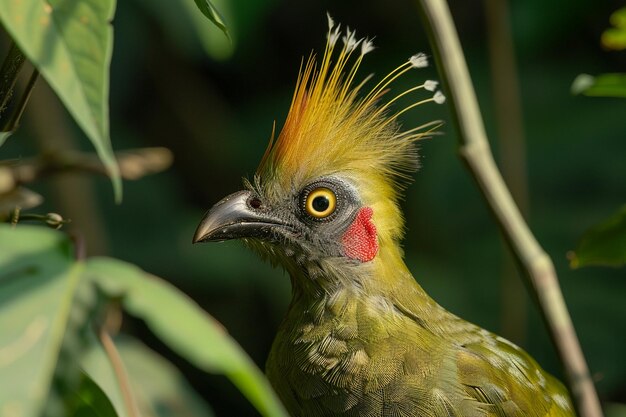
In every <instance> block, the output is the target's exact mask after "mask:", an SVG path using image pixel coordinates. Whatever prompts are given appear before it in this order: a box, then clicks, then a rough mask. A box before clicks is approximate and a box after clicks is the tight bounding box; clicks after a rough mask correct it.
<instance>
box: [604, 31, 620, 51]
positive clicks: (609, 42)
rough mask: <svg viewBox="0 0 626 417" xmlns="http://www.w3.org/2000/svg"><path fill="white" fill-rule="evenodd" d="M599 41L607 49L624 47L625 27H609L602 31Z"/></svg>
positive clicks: (617, 49)
mask: <svg viewBox="0 0 626 417" xmlns="http://www.w3.org/2000/svg"><path fill="white" fill-rule="evenodd" d="M600 42H601V43H602V46H604V47H605V48H607V49H613V50H616V51H621V50H622V49H626V29H618V28H609V29H607V30H605V31H604V32H602V36H601V38H600Z"/></svg>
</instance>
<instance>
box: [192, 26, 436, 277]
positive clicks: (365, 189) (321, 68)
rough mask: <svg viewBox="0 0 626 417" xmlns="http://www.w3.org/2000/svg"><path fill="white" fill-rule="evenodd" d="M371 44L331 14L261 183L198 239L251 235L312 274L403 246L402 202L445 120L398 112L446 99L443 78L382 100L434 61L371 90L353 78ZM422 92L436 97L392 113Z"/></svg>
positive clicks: (420, 62)
mask: <svg viewBox="0 0 626 417" xmlns="http://www.w3.org/2000/svg"><path fill="white" fill-rule="evenodd" d="M339 38H341V41H342V43H343V46H342V47H337V43H338V42H339ZM372 49H373V46H372V42H371V41H370V40H368V39H361V40H357V38H356V37H355V34H354V32H353V31H350V29H347V31H346V32H345V33H342V32H341V30H340V27H339V26H338V25H335V24H334V22H333V21H332V19H331V18H330V17H329V32H328V41H327V44H326V49H325V52H324V55H323V57H322V60H321V62H320V63H318V62H316V59H315V57H314V56H312V57H311V58H310V59H309V60H308V62H307V63H306V65H304V66H303V68H301V71H300V75H299V78H298V82H297V85H296V89H295V93H294V95H293V99H292V102H291V107H290V110H289V114H288V116H287V119H286V121H285V125H284V127H283V129H282V131H281V132H280V134H279V136H278V138H277V139H276V140H273V136H274V135H272V140H270V143H269V145H268V147H267V150H266V152H265V155H264V156H263V159H262V160H261V163H260V165H259V168H258V170H257V172H256V174H255V176H254V179H253V181H245V185H246V187H245V188H246V189H245V190H244V191H239V192H237V193H234V194H232V195H229V196H227V197H226V198H224V199H223V200H221V201H220V202H218V203H217V204H215V206H214V207H213V208H212V209H211V210H209V211H208V212H207V214H206V215H205V217H204V219H203V220H202V222H201V223H200V225H199V226H198V229H197V230H196V234H195V236H194V239H193V241H194V242H205V241H222V240H228V239H243V240H244V241H245V242H246V243H248V244H250V245H251V246H253V247H254V248H255V249H257V250H258V251H259V252H260V253H261V254H263V255H266V256H268V257H269V258H270V259H272V260H273V261H275V262H278V263H281V264H282V265H283V266H285V267H286V268H287V269H288V270H289V272H290V273H291V274H292V275H294V274H302V273H303V272H304V274H303V275H306V276H309V277H310V278H315V276H313V275H316V274H324V271H325V270H328V269H332V268H335V269H337V268H339V269H341V266H346V267H348V268H355V267H356V268H358V267H359V266H362V265H367V264H370V263H373V262H375V260H376V259H377V257H379V256H380V254H381V253H382V252H383V251H384V250H385V249H389V250H395V251H397V252H399V241H400V239H401V237H402V234H403V227H404V226H403V224H404V222H403V218H402V214H401V212H400V209H399V207H398V200H399V198H400V196H401V191H402V189H403V184H404V183H405V180H406V179H407V178H408V175H409V173H410V172H411V171H413V170H415V169H416V168H417V165H418V164H417V152H416V148H415V142H416V141H417V140H419V139H421V138H423V137H425V136H426V135H428V134H429V133H430V132H431V131H432V129H433V128H434V127H435V126H436V125H437V124H438V122H431V123H427V124H425V125H422V126H419V127H416V128H414V129H410V130H406V131H403V130H402V129H400V127H399V124H398V121H397V119H398V116H399V115H400V114H402V113H404V112H405V111H407V110H409V109H411V108H413V107H415V106H417V105H419V104H423V103H427V102H442V101H443V99H444V97H443V95H442V94H441V93H440V92H435V89H436V86H437V83H436V82H434V81H426V82H425V83H423V84H421V85H418V86H415V87H413V88H411V89H409V90H407V91H403V92H401V93H400V94H398V95H396V96H395V97H394V98H392V99H390V100H387V101H384V102H383V101H382V99H383V95H384V94H385V92H387V90H389V89H390V87H391V85H392V84H393V82H394V81H395V80H396V79H397V78H398V77H400V76H402V75H404V74H405V73H406V72H408V71H410V70H411V69H412V68H419V67H422V66H426V65H427V59H426V56H425V55H424V54H418V55H415V56H413V57H411V58H410V59H409V60H408V61H407V62H406V63H404V64H402V65H400V66H399V67H398V68H396V69H395V70H393V71H392V72H391V73H389V74H388V75H387V76H386V77H384V78H383V79H382V80H381V81H379V82H378V83H377V84H376V85H375V86H374V87H373V88H372V89H371V90H369V92H366V93H364V92H363V90H364V85H365V83H366V82H367V81H368V79H369V78H368V79H366V80H365V81H363V82H361V83H360V84H357V85H355V83H354V80H355V78H356V75H357V70H358V68H359V66H360V64H361V61H362V60H363V57H364V56H365V54H367V53H368V52H370V51H371V50H372ZM420 91H422V93H421V94H424V92H425V95H427V97H425V98H422V99H421V100H419V101H416V102H415V103H413V104H411V105H409V106H408V107H405V108H403V109H401V110H399V111H396V112H392V111H391V110H390V109H391V107H390V106H391V105H392V104H393V103H394V102H395V101H396V100H397V99H398V98H400V97H402V96H405V95H407V94H409V93H413V92H417V94H420ZM433 93H434V94H433ZM340 265H341V266H340Z"/></svg>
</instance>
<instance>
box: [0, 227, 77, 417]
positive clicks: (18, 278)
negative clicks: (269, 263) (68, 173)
mask: <svg viewBox="0 0 626 417" xmlns="http://www.w3.org/2000/svg"><path fill="white" fill-rule="evenodd" d="M81 271H82V264H79V263H76V262H75V261H74V260H73V256H72V250H71V245H70V243H69V241H68V240H67V237H66V236H65V235H64V234H62V233H58V232H55V231H53V230H50V229H47V228H44V227H35V226H18V227H17V228H11V227H10V226H9V225H4V224H0V329H2V331H0V404H2V407H3V408H2V410H3V411H4V412H5V415H20V416H24V417H29V416H39V415H40V412H41V409H42V406H43V404H44V402H45V400H46V398H47V394H48V390H49V388H50V382H51V379H52V376H53V373H54V369H55V365H56V363H57V358H58V355H59V351H60V347H61V342H62V340H63V334H64V332H65V328H66V325H67V323H68V320H69V312H70V307H71V304H72V299H73V297H74V292H75V290H76V287H77V283H78V282H79V278H80V276H81Z"/></svg>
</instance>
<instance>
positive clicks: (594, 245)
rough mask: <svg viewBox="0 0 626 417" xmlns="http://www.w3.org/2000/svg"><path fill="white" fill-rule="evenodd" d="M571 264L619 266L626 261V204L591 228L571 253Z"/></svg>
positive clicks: (580, 265)
mask: <svg viewBox="0 0 626 417" xmlns="http://www.w3.org/2000/svg"><path fill="white" fill-rule="evenodd" d="M569 257H570V266H571V267H572V268H580V267H582V266H589V265H604V266H615V267H619V266H622V265H624V264H625V263H626V205H624V206H622V208H621V209H620V210H618V212H617V213H615V214H613V215H612V216H611V217H609V218H608V219H606V220H604V221H603V222H602V223H600V224H598V225H596V226H594V227H592V228H591V229H589V230H588V231H587V232H586V233H585V234H584V235H583V237H582V238H581V240H580V242H579V243H578V248H577V249H576V250H575V251H574V252H573V253H571V254H570V255H569Z"/></svg>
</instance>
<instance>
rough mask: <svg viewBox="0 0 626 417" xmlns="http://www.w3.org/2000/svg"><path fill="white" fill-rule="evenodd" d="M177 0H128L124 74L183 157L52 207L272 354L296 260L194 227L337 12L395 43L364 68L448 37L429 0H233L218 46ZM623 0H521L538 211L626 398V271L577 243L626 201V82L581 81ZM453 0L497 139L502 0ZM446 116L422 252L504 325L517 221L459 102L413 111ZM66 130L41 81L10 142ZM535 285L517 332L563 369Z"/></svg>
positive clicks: (153, 138) (411, 220)
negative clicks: (591, 87)
mask: <svg viewBox="0 0 626 417" xmlns="http://www.w3.org/2000/svg"><path fill="white" fill-rule="evenodd" d="M180 1H183V0H180ZM188 1H191V0H188ZM177 3H178V2H173V1H172V2H149V1H144V0H133V1H131V0H125V1H120V2H119V4H118V9H117V12H116V17H115V21H114V27H115V50H114V54H113V63H112V76H111V136H112V141H113V146H114V148H115V149H117V150H121V149H126V148H132V147H143V146H156V145H159V146H166V147H168V148H170V149H171V150H172V151H173V152H174V156H175V162H174V165H173V167H172V168H171V169H169V170H168V171H167V172H165V173H162V174H159V175H156V176H153V177H149V178H146V179H143V180H141V181H139V182H126V183H125V185H124V202H123V204H122V205H120V206H116V205H115V204H114V203H113V197H112V191H111V187H110V184H109V183H108V182H107V180H105V179H102V178H96V179H86V180H80V179H77V178H75V177H62V178H58V179H54V180H47V181H45V182H42V183H41V184H40V185H39V186H37V187H35V189H36V190H38V191H40V192H41V193H42V194H44V195H45V196H46V197H48V200H47V202H46V206H45V207H44V208H40V209H38V210H39V211H43V212H45V211H44V210H50V211H58V212H61V213H62V214H63V215H64V216H65V217H69V218H72V219H73V223H72V224H71V225H70V227H69V229H71V230H79V231H82V233H84V234H85V236H86V238H87V241H88V244H89V249H90V253H91V254H109V255H112V256H115V257H118V258H121V259H124V260H127V261H131V262H134V263H136V264H138V265H139V266H141V267H142V268H144V269H146V270H147V271H150V272H152V273H154V274H156V275H160V276H162V277H164V278H166V279H168V280H169V281H171V282H173V283H174V284H175V285H176V286H178V287H179V288H181V289H183V290H184V291H185V292H187V293H188V294H190V295H191V296H192V297H193V298H194V299H195V300H197V301H198V302H199V303H201V304H202V306H203V307H204V308H205V309H206V310H207V311H208V312H210V313H211V314H213V315H214V316H215V317H216V318H218V319H219V320H220V321H221V322H222V323H223V324H224V325H225V326H226V328H227V329H228V330H229V331H230V332H231V333H232V334H233V336H234V337H235V338H236V339H237V340H238V341H239V342H240V343H241V344H242V345H243V347H244V348H245V349H246V351H248V352H249V354H250V355H252V357H253V358H254V359H255V360H256V361H257V363H258V364H259V365H260V366H263V363H264V360H265V357H266V356H267V352H268V350H269V348H270V344H271V341H272V339H273V335H274V332H275V330H276V327H277V326H278V324H279V322H280V320H281V317H282V315H283V314H284V311H285V308H286V306H287V303H288V301H289V293H290V289H289V282H288V279H287V277H286V276H285V274H284V273H283V272H282V271H280V270H273V269H271V268H270V267H269V266H268V265H265V264H263V263H262V262H261V261H260V260H258V259H256V258H255V257H254V256H253V255H252V254H251V253H249V252H248V251H246V250H245V249H244V248H243V247H242V245H241V244H239V243H237V242H228V243H224V244H210V245H199V246H192V245H191V237H192V235H193V231H194V229H195V226H196V225H197V223H198V221H199V220H200V219H201V217H202V214H203V212H204V211H205V210H206V209H208V208H209V207H210V206H211V205H212V204H213V203H215V202H216V201H217V200H218V199H220V198H221V197H222V196H223V195H225V194H226V193H230V192H233V191H236V190H238V189H239V187H240V186H241V180H240V179H241V177H242V176H249V175H251V174H252V173H253V172H254V170H255V168H256V164H257V162H258V161H259V159H260V156H261V155H262V153H263V150H264V148H265V146H266V144H267V140H268V138H269V136H270V133H271V129H272V122H273V121H274V120H276V122H277V127H280V126H281V125H282V122H283V120H284V118H285V115H286V111H287V109H288V105H289V101H290V96H291V93H292V88H293V86H294V83H295V79H296V76H297V71H298V68H299V65H300V61H301V59H302V57H303V56H306V55H308V54H309V52H310V51H311V50H313V49H316V50H318V51H319V50H321V48H323V45H324V41H325V35H326V15H325V14H326V11H329V12H330V13H331V14H332V15H333V17H334V18H335V20H336V21H338V22H341V23H343V24H347V25H348V26H350V27H351V28H356V30H357V34H359V35H362V36H376V39H375V44H376V46H377V49H376V50H375V51H374V52H373V53H371V54H370V55H368V56H367V59H366V60H365V62H364V64H363V65H362V73H361V76H362V77H364V76H365V75H366V74H368V73H370V72H374V73H376V74H377V75H378V76H381V75H384V74H386V73H387V72H388V71H390V70H392V69H393V68H395V67H396V66H397V65H399V64H400V63H402V62H403V61H404V60H405V59H406V58H408V57H409V56H410V55H412V54H414V53H416V52H419V51H426V52H427V53H429V46H428V42H427V39H426V37H425V36H426V35H425V33H424V31H423V30H422V27H421V23H420V20H419V16H418V14H417V8H416V6H415V4H413V3H412V2H407V1H399V2H382V1H358V2H357V1H344V2H330V1H324V2H308V3H303V2H288V1H282V2H281V1H278V0H268V1H262V0H251V1H234V0H233V1H230V2H227V4H222V3H221V2H219V3H216V5H217V6H218V8H220V9H221V10H222V12H223V13H224V15H225V17H226V23H227V25H228V26H229V28H230V29H231V31H232V34H233V38H234V42H233V47H234V52H233V54H232V56H230V57H228V58H220V59H217V58H215V56H213V57H211V56H208V55H207V54H205V52H204V51H203V49H202V47H201V44H200V42H199V41H198V40H197V38H195V34H194V32H193V30H192V29H191V25H190V23H189V21H188V20H187V17H186V16H185V14H184V13H182V12H181V11H180V8H179V7H178V6H177ZM621 5H622V3H621V2H618V1H607V2H597V1H592V0H569V1H566V0H553V1H549V2H547V1H542V0H530V1H524V2H513V4H512V5H511V14H512V24H513V30H514V32H513V38H514V41H515V43H516V55H517V64H518V65H517V68H518V71H519V75H520V83H521V88H522V100H523V103H522V106H523V112H524V115H523V116H524V128H525V131H526V137H527V178H528V184H529V189H530V225H531V227H532V229H533V231H534V232H535V234H536V236H537V238H538V239H539V241H540V242H541V244H542V245H543V247H544V248H545V249H546V250H547V252H548V253H549V254H550V255H551V256H552V258H553V260H554V263H555V265H556V268H557V271H558V273H559V277H560V280H561V284H562V286H563V291H564V294H565V297H566V300H567V302H568V304H569V306H570V309H571V313H572V316H573V320H574V323H575V325H576V328H577V331H578V333H579V335H580V338H581V341H582V345H583V349H584V351H585V353H586V354H587V357H588V360H589V364H590V368H591V371H592V373H593V375H594V378H595V379H596V381H597V385H598V389H599V392H600V396H601V398H602V399H603V400H606V401H609V400H610V401H621V402H626V360H625V359H624V356H625V354H626V279H625V278H626V273H625V272H624V269H621V270H619V269H608V268H584V269H581V270H576V271H572V270H570V269H569V267H568V263H567V259H566V253H567V251H569V250H571V249H573V248H574V247H575V245H576V243H577V240H578V238H579V237H580V236H581V235H582V233H583V232H584V231H585V230H586V229H587V228H588V227H589V226H591V225H592V224H594V223H597V222H599V221H600V220H602V219H603V218H604V217H606V216H608V215H609V214H611V213H612V212H614V211H615V210H617V208H618V207H619V206H620V205H621V204H623V203H624V202H625V201H626V143H625V142H626V141H625V139H626V101H625V100H619V99H607V98H587V97H574V96H572V95H571V94H570V92H569V88H570V85H571V82H572V80H573V79H574V78H575V77H576V75H578V74H579V73H581V72H587V73H591V74H598V73H602V72H619V71H624V70H625V64H626V52H621V53H620V52H608V51H604V50H602V48H601V46H600V44H599V38H600V34H601V32H602V30H603V29H605V28H606V27H607V26H608V25H609V23H608V17H609V15H610V13H611V12H612V11H614V10H616V9H617V8H618V7H620V6H621ZM450 6H451V9H452V11H453V14H454V17H455V19H456V22H457V25H458V28H459V34H460V37H461V41H462V44H463V47H464V50H465V53H466V57H467V60H468V64H469V67H470V71H471V74H472V77H473V80H474V84H475V87H476V89H477V93H478V96H479V100H480V104H481V106H482V111H483V115H484V117H485V120H486V125H487V129H488V131H489V133H490V138H491V141H492V146H493V147H494V148H495V149H494V152H495V154H496V155H497V154H498V148H499V145H498V143H497V140H496V139H497V138H496V137H495V121H494V120H493V102H492V95H491V84H490V71H489V61H488V59H489V58H488V53H487V38H486V32H485V19H484V4H483V3H482V2H476V1H470V2H468V1H459V0H455V1H451V3H450ZM207 24H208V23H207ZM214 36H221V35H219V34H215V35H214ZM3 50H5V49H4V47H3ZM427 78H437V75H436V72H435V69H434V68H432V67H431V68H428V69H426V70H421V72H413V73H411V75H410V76H409V77H405V78H403V80H402V83H404V85H406V87H409V86H412V85H415V84H416V83H419V82H421V81H422V80H423V79H427ZM57 113H58V115H57ZM432 119H444V120H446V124H445V126H444V127H443V129H442V131H443V132H444V133H445V134H444V135H442V136H437V137H436V138H434V139H432V140H429V141H425V142H423V143H422V144H421V147H420V148H421V151H420V152H421V156H422V169H421V170H420V172H418V173H417V174H416V175H415V181H414V183H413V184H412V185H411V186H410V188H409V189H408V193H407V197H406V201H404V203H403V207H404V210H405V213H406V217H407V220H408V233H407V238H406V240H405V249H406V255H407V262H408V264H409V266H410V267H411V269H412V271H413V272H414V275H415V277H416V279H417V280H418V281H419V282H420V284H422V285H423V286H424V287H425V289H426V290H427V291H428V292H429V293H430V294H431V295H432V296H433V297H434V298H435V299H436V300H438V301H439V302H440V303H441V304H443V305H444V306H445V307H447V308H448V309H450V310H451V311H453V312H454V313H456V314H458V315H460V316H462V317H464V318H466V319H468V320H470V321H473V322H475V323H478V324H480V325H481V326H483V327H486V328H487V329H490V330H493V331H499V330H500V328H501V326H502V320H501V311H502V308H503V306H502V301H501V300H502V297H501V285H500V282H501V276H502V271H503V269H504V268H503V262H504V261H503V246H502V243H501V239H500V236H499V232H498V229H497V227H496V226H495V224H494V222H493V220H492V219H491V217H490V215H489V211H488V210H487V208H486V205H485V204H484V202H483V201H482V199H481V197H480V195H479V192H478V190H477V188H476V186H475V185H474V183H473V180H472V179H471V178H470V176H469V175H468V173H467V172H466V171H465V169H464V167H463V165H462V163H461V161H460V159H459V158H458V157H457V155H456V134H455V131H454V126H453V124H452V123H450V122H449V114H448V112H447V109H446V107H445V106H435V105H429V106H422V107H420V108H419V109H418V110H416V111H413V112H410V113H409V114H407V117H405V118H404V120H403V122H404V125H405V126H407V127H413V126H416V125H417V124H421V123H423V122H425V121H429V120H432ZM503 139H505V138H503ZM63 148H81V149H90V148H89V144H88V142H87V140H86V139H85V138H84V137H83V135H82V133H81V132H80V131H79V130H78V129H77V128H76V126H75V125H74V124H73V122H72V121H71V119H70V118H69V116H68V115H67V113H66V112H65V111H64V110H62V109H61V107H60V104H59V102H58V100H57V99H56V98H52V97H51V93H50V92H49V91H48V89H47V87H45V85H44V83H43V82H40V84H39V85H38V87H37V89H36V91H35V94H34V96H33V99H32V102H31V105H30V106H29V108H28V109H27V114H26V118H25V120H24V122H23V126H22V128H21V130H20V131H19V133H18V134H16V135H15V136H13V137H12V138H11V139H10V140H9V141H8V142H7V143H6V144H5V145H4V146H3V148H2V157H3V158H6V157H15V158H19V157H26V156H29V155H32V154H35V153H37V152H40V151H41V150H42V149H55V150H58V149H63ZM517 296H518V297H520V298H523V299H524V300H526V303H527V304H528V307H529V308H528V315H527V318H526V320H522V322H520V323H521V324H519V325H520V326H523V328H524V330H525V333H526V334H525V337H524V338H523V340H516V342H517V343H519V344H521V345H522V346H523V347H524V348H526V349H527V350H528V351H529V352H530V353H531V354H532V355H533V356H535V358H536V359H537V360H538V361H539V362H540V363H541V364H542V365H543V366H544V367H545V368H547V369H548V370H550V371H551V372H553V373H555V374H557V375H561V373H560V369H559V364H558V361H557V359H556V356H555V354H554V349H553V347H552V345H551V344H550V341H549V337H548V335H547V333H546V331H545V329H544V327H543V324H542V322H541V320H540V318H539V315H538V313H537V312H536V309H535V307H534V305H532V304H531V301H530V300H529V297H528V296H527V295H526V294H525V293H523V292H520V293H519V294H517ZM125 327H126V331H130V332H134V333H137V334H139V335H141V336H142V337H143V338H144V339H145V340H147V341H148V342H149V343H150V344H151V345H152V346H153V347H155V348H157V349H158V350H160V351H161V352H164V353H165V354H166V355H168V356H169V357H170V358H171V359H172V360H173V361H174V362H175V363H177V364H178V365H179V366H180V367H181V368H182V369H183V371H184V372H185V374H186V375H187V376H188V377H189V379H190V380H191V382H192V383H193V384H194V386H195V387H196V389H197V390H198V391H199V392H201V393H202V394H203V395H204V396H205V397H206V398H208V399H209V401H210V402H211V404H212V405H213V407H214V408H215V410H216V412H217V414H218V415H244V414H246V413H248V414H251V415H254V413H255V412H254V411H253V410H252V408H251V406H249V404H248V403H247V401H245V400H244V399H243V398H242V397H241V395H240V394H239V393H237V392H236V391H235V389H234V388H233V387H232V386H231V384H230V383H229V382H228V381H227V380H226V379H224V378H221V377H213V376H207V375H204V374H201V373H199V372H196V371H195V370H193V368H191V366H190V365H188V364H186V363H185V362H184V361H183V360H181V359H179V358H177V357H176V356H174V355H173V354H172V353H170V352H168V351H167V349H166V348H165V347H164V346H162V345H160V344H159V342H158V341H156V340H155V339H154V338H152V336H151V335H150V334H149V333H148V332H147V330H146V329H145V328H144V327H143V325H142V324H141V323H138V322H135V321H131V320H128V321H127V322H126V323H125ZM206 343H207V344H210V341H206Z"/></svg>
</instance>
